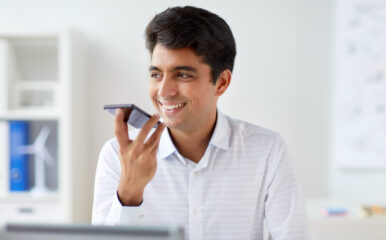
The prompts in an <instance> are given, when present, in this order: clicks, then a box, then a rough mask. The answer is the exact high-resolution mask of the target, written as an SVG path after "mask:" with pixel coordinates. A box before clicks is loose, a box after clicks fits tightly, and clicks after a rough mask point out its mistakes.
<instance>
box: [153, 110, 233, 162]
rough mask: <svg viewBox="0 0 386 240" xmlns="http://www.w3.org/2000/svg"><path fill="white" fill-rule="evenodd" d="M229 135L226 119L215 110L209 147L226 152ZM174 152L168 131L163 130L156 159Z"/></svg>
mask: <svg viewBox="0 0 386 240" xmlns="http://www.w3.org/2000/svg"><path fill="white" fill-rule="evenodd" d="M230 134H231V128H230V125H229V121H228V119H227V118H226V117H225V115H223V114H222V113H221V112H220V111H219V110H217V118H216V126H215V128H214V131H213V134H212V137H211V139H210V141H209V145H213V146H215V147H218V148H221V149H224V150H228V149H229V138H230ZM209 145H208V147H209ZM174 152H177V149H176V147H175V146H174V144H173V141H172V139H171V137H170V134H169V131H168V130H167V128H165V130H164V132H163V133H162V135H161V139H160V143H159V148H158V152H157V157H158V159H164V158H167V157H168V156H169V155H171V154H173V153H174Z"/></svg>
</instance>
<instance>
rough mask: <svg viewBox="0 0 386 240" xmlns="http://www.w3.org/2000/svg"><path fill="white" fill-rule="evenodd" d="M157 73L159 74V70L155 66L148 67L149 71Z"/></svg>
mask: <svg viewBox="0 0 386 240" xmlns="http://www.w3.org/2000/svg"><path fill="white" fill-rule="evenodd" d="M154 70H155V71H159V72H161V70H160V69H159V68H157V67H156V66H153V65H151V66H150V67H149V71H154Z"/></svg>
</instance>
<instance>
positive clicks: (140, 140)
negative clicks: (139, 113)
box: [135, 114, 159, 144]
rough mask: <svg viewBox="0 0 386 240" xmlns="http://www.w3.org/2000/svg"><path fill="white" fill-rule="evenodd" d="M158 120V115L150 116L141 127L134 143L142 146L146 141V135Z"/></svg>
mask: <svg viewBox="0 0 386 240" xmlns="http://www.w3.org/2000/svg"><path fill="white" fill-rule="evenodd" d="M158 119H159V115H158V114H153V116H151V118H150V119H149V120H147V122H146V123H145V124H144V125H143V126H142V128H141V131H140V132H139V133H138V136H137V138H136V139H135V141H136V142H138V143H140V144H143V143H144V142H145V140H146V137H147V135H148V134H149V132H150V130H151V129H152V128H153V126H154V125H155V124H156V123H157V121H158Z"/></svg>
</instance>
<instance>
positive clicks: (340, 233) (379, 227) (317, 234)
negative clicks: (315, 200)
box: [310, 217, 386, 240]
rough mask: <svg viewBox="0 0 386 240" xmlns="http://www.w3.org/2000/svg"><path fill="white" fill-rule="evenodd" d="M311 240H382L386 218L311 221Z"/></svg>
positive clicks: (385, 235) (384, 235) (385, 232)
mask: <svg viewBox="0 0 386 240" xmlns="http://www.w3.org/2000/svg"><path fill="white" fill-rule="evenodd" d="M310 227H311V239H312V240H363V239H368V240H384V239H386V218H344V217H343V218H339V217H338V218H325V219H322V218H321V219H311V220H310Z"/></svg>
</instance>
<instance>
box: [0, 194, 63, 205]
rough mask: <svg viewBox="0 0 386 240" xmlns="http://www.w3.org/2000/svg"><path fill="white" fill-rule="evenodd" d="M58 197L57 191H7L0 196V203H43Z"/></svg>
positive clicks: (57, 199) (54, 200) (55, 199)
mask: <svg viewBox="0 0 386 240" xmlns="http://www.w3.org/2000/svg"><path fill="white" fill-rule="evenodd" d="M59 199H60V194H59V192H47V193H42V194H34V193H31V192H20V193H16V192H15V193H8V194H7V195H5V196H2V197H0V204H1V203H43V202H57V201H59Z"/></svg>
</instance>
